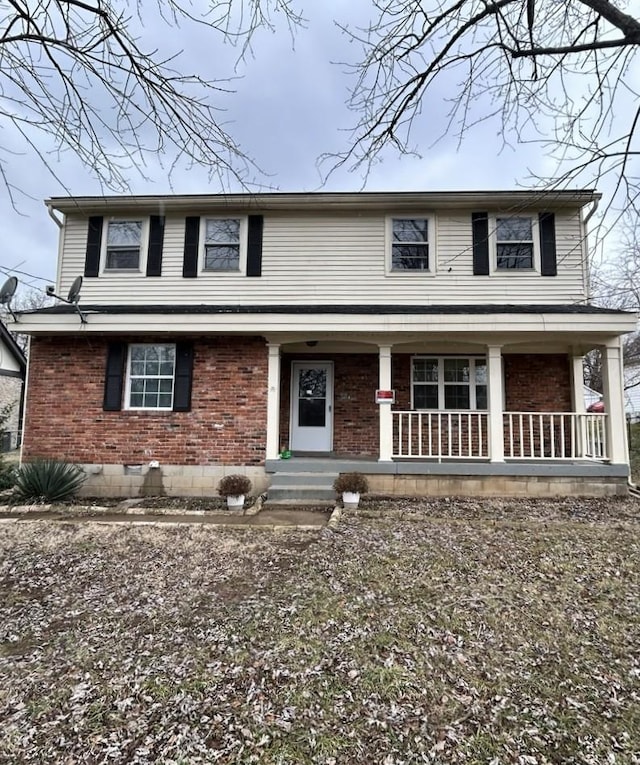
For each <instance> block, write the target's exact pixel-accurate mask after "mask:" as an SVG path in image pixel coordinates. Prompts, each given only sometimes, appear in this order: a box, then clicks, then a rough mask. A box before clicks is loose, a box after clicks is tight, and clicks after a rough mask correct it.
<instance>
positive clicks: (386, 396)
mask: <svg viewBox="0 0 640 765" xmlns="http://www.w3.org/2000/svg"><path fill="white" fill-rule="evenodd" d="M395 403H396V392H395V391H394V390H377V391H376V404H395Z"/></svg>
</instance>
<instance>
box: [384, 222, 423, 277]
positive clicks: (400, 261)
mask: <svg viewBox="0 0 640 765" xmlns="http://www.w3.org/2000/svg"><path fill="white" fill-rule="evenodd" d="M429 270H431V269H430V260H429V219H428V218H392V219H391V271H393V272H403V271H409V272H411V271H429Z"/></svg>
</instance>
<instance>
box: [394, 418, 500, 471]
mask: <svg viewBox="0 0 640 765" xmlns="http://www.w3.org/2000/svg"><path fill="white" fill-rule="evenodd" d="M393 419H394V429H393V431H394V439H393V456H394V457H401V458H404V457H407V458H408V457H415V458H417V459H419V458H421V457H422V458H427V457H463V458H465V459H487V458H488V456H489V441H488V429H487V413H486V412H470V411H468V410H466V411H462V412H434V411H431V412H423V411H420V412H417V411H406V412H398V411H396V412H393Z"/></svg>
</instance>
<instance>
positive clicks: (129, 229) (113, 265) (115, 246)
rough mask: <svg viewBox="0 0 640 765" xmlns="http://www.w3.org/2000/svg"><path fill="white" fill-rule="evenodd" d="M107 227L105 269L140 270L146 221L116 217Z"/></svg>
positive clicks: (108, 222)
mask: <svg viewBox="0 0 640 765" xmlns="http://www.w3.org/2000/svg"><path fill="white" fill-rule="evenodd" d="M105 228H106V241H105V258H104V268H105V271H139V270H140V269H141V261H142V257H141V254H142V242H143V235H144V231H145V221H143V220H115V219H114V220H109V221H107V225H106V227H105Z"/></svg>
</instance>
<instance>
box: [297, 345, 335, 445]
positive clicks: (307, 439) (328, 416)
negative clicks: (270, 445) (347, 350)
mask: <svg viewBox="0 0 640 765" xmlns="http://www.w3.org/2000/svg"><path fill="white" fill-rule="evenodd" d="M313 367H318V368H323V369H326V371H327V378H326V396H325V425H324V427H318V428H315V427H313V428H304V427H300V426H299V425H298V414H299V407H298V400H299V397H298V381H299V371H300V369H303V368H313ZM333 379H334V378H333V361H323V360H321V359H313V360H309V361H305V360H304V359H297V360H296V361H292V362H291V387H290V391H291V395H290V407H289V448H290V449H291V450H292V451H302V452H330V451H332V450H333Z"/></svg>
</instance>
